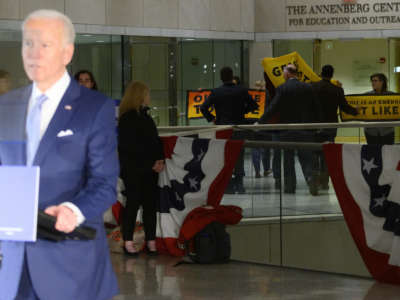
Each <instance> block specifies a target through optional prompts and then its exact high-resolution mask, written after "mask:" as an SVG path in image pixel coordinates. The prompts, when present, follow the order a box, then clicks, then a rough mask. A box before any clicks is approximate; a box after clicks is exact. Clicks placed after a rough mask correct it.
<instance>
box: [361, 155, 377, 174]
mask: <svg viewBox="0 0 400 300" xmlns="http://www.w3.org/2000/svg"><path fill="white" fill-rule="evenodd" d="M374 159H375V158H372V159H371V160H370V161H368V160H366V159H363V163H364V166H363V170H365V171H367V173H368V174H369V172H371V170H372V169H375V168H377V167H378V166H377V165H375V164H374Z"/></svg>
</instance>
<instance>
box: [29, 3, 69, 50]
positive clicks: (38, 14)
mask: <svg viewBox="0 0 400 300" xmlns="http://www.w3.org/2000/svg"><path fill="white" fill-rule="evenodd" d="M31 19H56V20H60V21H61V22H62V23H63V25H64V38H65V41H66V43H67V44H73V43H74V42H75V28H74V25H73V24H72V22H71V19H70V18H68V17H67V16H66V15H64V14H63V13H61V12H59V11H57V10H53V9H39V10H35V11H33V12H31V13H30V14H29V15H28V16H27V17H26V18H25V20H24V22H23V23H22V31H23V30H24V28H25V25H26V23H27V22H28V21H29V20H31Z"/></svg>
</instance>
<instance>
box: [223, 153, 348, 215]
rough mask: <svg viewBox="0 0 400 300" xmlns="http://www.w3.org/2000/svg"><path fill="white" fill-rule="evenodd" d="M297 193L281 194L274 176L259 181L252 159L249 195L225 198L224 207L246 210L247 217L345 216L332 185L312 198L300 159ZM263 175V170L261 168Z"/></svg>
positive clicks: (248, 173) (248, 166)
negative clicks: (230, 206) (229, 206)
mask: <svg viewBox="0 0 400 300" xmlns="http://www.w3.org/2000/svg"><path fill="white" fill-rule="evenodd" d="M295 167H296V175H297V176H296V177H297V189H296V193H295V194H285V193H282V194H281V193H280V190H279V189H275V180H274V178H273V176H272V174H270V175H268V176H262V177H261V178H256V177H255V173H254V168H253V166H252V163H251V158H250V155H246V158H245V173H246V176H245V177H244V187H245V189H246V193H245V194H241V195H239V194H233V195H230V194H225V195H224V197H223V199H222V201H221V204H225V205H228V204H230V205H237V206H240V207H241V208H242V209H243V216H244V217H274V216H279V215H280V207H282V215H283V216H299V215H319V214H341V209H340V206H339V203H338V201H337V198H336V194H335V191H334V189H333V186H332V183H330V187H329V190H322V191H320V193H319V195H318V196H312V195H311V194H310V192H309V190H308V186H307V184H306V181H305V179H304V176H303V173H302V171H301V167H300V164H299V163H298V160H297V159H296V165H295ZM261 171H262V172H261V173H263V170H262V168H261Z"/></svg>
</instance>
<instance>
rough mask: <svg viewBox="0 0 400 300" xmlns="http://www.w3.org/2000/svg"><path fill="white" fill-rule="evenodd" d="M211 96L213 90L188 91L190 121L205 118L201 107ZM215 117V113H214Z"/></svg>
mask: <svg viewBox="0 0 400 300" xmlns="http://www.w3.org/2000/svg"><path fill="white" fill-rule="evenodd" d="M210 94H211V90H201V91H187V98H186V99H187V116H188V119H197V118H203V114H202V113H201V111H200V106H201V105H202V104H203V103H204V101H206V99H207V97H208V96H209V95H210ZM212 113H213V115H214V116H215V112H212Z"/></svg>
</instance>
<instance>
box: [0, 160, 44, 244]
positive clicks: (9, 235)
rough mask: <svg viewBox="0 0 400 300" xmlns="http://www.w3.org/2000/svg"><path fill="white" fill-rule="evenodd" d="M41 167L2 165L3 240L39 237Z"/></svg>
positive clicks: (0, 227)
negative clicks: (37, 233) (38, 215)
mask: <svg viewBox="0 0 400 300" xmlns="http://www.w3.org/2000/svg"><path fill="white" fill-rule="evenodd" d="M38 199H39V167H26V166H0V240H12V241H29V242H34V241H36V231H37V214H38Z"/></svg>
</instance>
